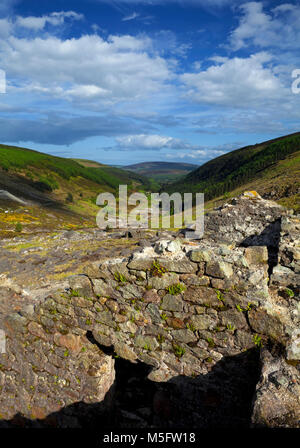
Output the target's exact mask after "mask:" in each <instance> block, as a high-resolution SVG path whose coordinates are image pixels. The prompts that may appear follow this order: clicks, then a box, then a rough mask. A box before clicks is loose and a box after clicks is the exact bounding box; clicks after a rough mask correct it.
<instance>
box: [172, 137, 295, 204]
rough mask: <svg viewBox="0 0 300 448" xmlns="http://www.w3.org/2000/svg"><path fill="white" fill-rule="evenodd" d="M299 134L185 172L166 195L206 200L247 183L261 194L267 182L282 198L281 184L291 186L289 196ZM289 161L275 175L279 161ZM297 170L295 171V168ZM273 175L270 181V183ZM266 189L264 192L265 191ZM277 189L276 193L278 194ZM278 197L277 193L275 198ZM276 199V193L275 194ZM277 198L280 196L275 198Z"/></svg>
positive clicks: (250, 147) (248, 147)
mask: <svg viewBox="0 0 300 448" xmlns="http://www.w3.org/2000/svg"><path fill="white" fill-rule="evenodd" d="M299 150H300V133H296V134H292V135H288V136H285V137H280V138H278V139H275V140H270V141H267V142H264V143H260V144H256V145H252V146H247V147H245V148H241V149H238V150H235V151H232V152H230V153H228V154H225V155H223V156H220V157H218V158H216V159H213V160H211V161H209V162H207V163H205V164H204V165H202V166H201V167H200V168H198V169H197V170H195V171H193V172H192V173H189V174H188V175H187V176H186V177H185V178H184V179H181V180H179V181H178V182H175V183H173V184H172V185H170V186H169V187H168V190H169V192H174V191H179V192H181V193H183V192H192V193H195V192H202V193H204V194H205V199H206V201H209V200H212V199H214V198H217V197H221V196H222V195H228V194H229V193H230V192H232V191H234V190H236V189H238V188H239V187H241V188H244V186H246V185H250V184H251V183H252V184H254V186H255V185H256V184H259V185H260V188H261V190H263V193H264V194H265V195H268V191H265V190H266V189H265V188H264V181H266V182H267V181H268V182H269V190H270V191H271V190H272V189H274V188H275V190H278V186H279V185H280V188H279V190H281V194H282V197H284V195H285V194H286V193H285V189H284V185H287V186H288V185H289V184H292V186H293V188H292V190H293V191H292V194H297V191H298V190H297V188H295V186H297V185H298V189H299V157H298V156H297V152H298V151H299ZM287 159H289V163H288V164H289V167H286V168H285V169H283V171H282V170H281V171H280V170H279V171H280V175H276V173H277V171H278V168H279V167H280V166H282V161H284V160H287ZM297 168H298V169H297ZM272 173H273V174H274V179H273V182H270V178H272ZM267 190H268V189H267ZM279 190H278V191H279ZM278 195H279V196H280V194H279V193H278V194H277V196H278ZM275 196H276V194H275ZM275 199H280V197H275Z"/></svg>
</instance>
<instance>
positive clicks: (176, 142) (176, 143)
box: [116, 134, 195, 150]
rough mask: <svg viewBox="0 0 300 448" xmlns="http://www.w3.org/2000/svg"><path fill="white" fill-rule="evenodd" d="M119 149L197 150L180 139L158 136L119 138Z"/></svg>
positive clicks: (139, 135) (117, 140)
mask: <svg viewBox="0 0 300 448" xmlns="http://www.w3.org/2000/svg"><path fill="white" fill-rule="evenodd" d="M116 142H117V145H118V148H119V149H121V150H141V149H143V150H155V149H156V150H162V149H191V148H195V147H194V146H193V145H191V144H189V143H188V142H185V141H183V140H181V139H178V138H173V137H167V136H162V135H156V134H152V135H151V134H150V135H149V134H138V135H127V136H124V137H118V138H117V139H116Z"/></svg>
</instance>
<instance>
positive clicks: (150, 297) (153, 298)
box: [143, 289, 161, 303]
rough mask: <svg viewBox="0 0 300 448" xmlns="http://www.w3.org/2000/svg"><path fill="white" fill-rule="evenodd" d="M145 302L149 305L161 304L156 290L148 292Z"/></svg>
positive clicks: (145, 295)
mask: <svg viewBox="0 0 300 448" xmlns="http://www.w3.org/2000/svg"><path fill="white" fill-rule="evenodd" d="M143 298H144V301H145V302H148V303H160V301H161V298H160V297H159V295H158V294H157V291H156V289H150V290H149V291H146V292H145V294H144V297H143Z"/></svg>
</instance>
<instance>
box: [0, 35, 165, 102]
mask: <svg viewBox="0 0 300 448" xmlns="http://www.w3.org/2000/svg"><path fill="white" fill-rule="evenodd" d="M150 47H151V45H150V40H149V38H147V37H145V36H141V37H132V36H127V35H124V36H109V37H108V38H107V39H102V38H101V37H100V36H97V35H84V36H82V37H80V38H77V39H76V38H72V39H66V40H61V39H59V38H56V37H53V36H47V37H46V38H40V37H36V38H33V39H32V38H31V39H29V38H18V37H16V36H10V37H9V38H7V39H6V40H5V42H0V57H1V60H2V61H3V62H2V68H3V69H4V70H5V71H6V72H7V75H8V77H9V78H10V79H22V80H23V88H24V86H25V85H26V88H27V91H28V90H30V88H31V87H32V89H33V91H37V90H38V89H40V91H41V92H42V91H44V92H45V93H47V92H48V93H49V94H53V95H54V96H57V97H62V98H66V97H68V98H72V97H73V96H74V97H89V98H92V97H95V98H99V97H102V98H103V100H106V101H107V102H112V103H113V102H116V101H121V100H124V99H131V100H133V99H137V98H141V97H144V96H147V94H150V93H153V92H157V91H159V90H160V89H161V88H162V86H163V84H164V83H165V82H166V81H168V79H169V78H170V76H171V73H170V70H169V67H168V63H167V61H166V60H165V59H163V58H161V57H159V56H157V55H155V54H153V55H152V54H151V53H150V51H149V49H150ZM24 80H25V81H24Z"/></svg>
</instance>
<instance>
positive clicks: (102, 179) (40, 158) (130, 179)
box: [0, 145, 151, 191]
mask: <svg viewBox="0 0 300 448" xmlns="http://www.w3.org/2000/svg"><path fill="white" fill-rule="evenodd" d="M0 167H1V168H2V169H4V170H5V171H16V170H24V169H26V170H29V169H32V168H33V173H32V170H31V171H29V172H30V175H29V178H32V177H33V175H34V171H35V170H34V168H36V170H37V173H40V171H42V172H47V173H48V174H47V175H46V176H39V178H38V179H37V184H39V183H40V184H44V187H45V189H47V187H48V190H49V191H52V190H54V189H57V188H59V183H58V182H57V179H56V178H54V177H53V176H51V173H54V174H55V175H58V176H59V177H61V178H62V179H66V180H70V179H71V178H78V177H81V178H83V179H87V180H90V181H92V182H95V183H97V184H99V185H107V186H109V187H111V188H112V189H118V188H119V185H120V184H126V185H128V186H129V188H134V187H135V186H137V185H140V187H141V189H143V188H145V189H147V188H149V187H151V182H150V181H148V180H147V179H146V178H144V177H143V176H141V175H139V174H135V173H132V172H129V171H125V170H121V169H119V168H114V167H110V166H99V167H85V166H83V165H81V164H80V163H78V162H76V161H75V160H72V159H65V158H62V157H55V156H51V155H49V154H44V153H40V152H38V151H33V150H31V149H26V148H18V147H15V146H6V145H0ZM27 173H28V171H27ZM41 187H42V185H41Z"/></svg>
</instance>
